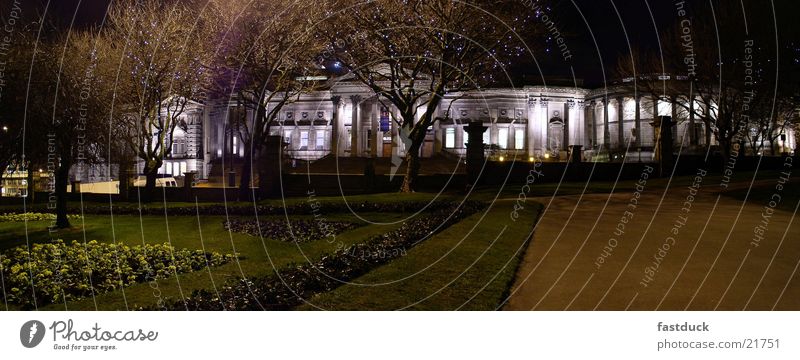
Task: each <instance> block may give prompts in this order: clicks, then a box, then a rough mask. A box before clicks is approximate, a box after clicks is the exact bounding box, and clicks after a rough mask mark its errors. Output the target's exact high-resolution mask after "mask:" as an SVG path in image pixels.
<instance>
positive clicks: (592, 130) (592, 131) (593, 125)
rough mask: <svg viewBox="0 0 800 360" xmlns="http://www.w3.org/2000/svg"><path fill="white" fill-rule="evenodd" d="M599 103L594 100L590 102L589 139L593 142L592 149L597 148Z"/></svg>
mask: <svg viewBox="0 0 800 360" xmlns="http://www.w3.org/2000/svg"><path fill="white" fill-rule="evenodd" d="M596 110H597V103H596V102H595V101H594V100H592V101H591V102H589V124H590V127H589V139H590V140H591V141H592V144H591V145H592V149H594V148H596V147H597V114H595V111H596Z"/></svg>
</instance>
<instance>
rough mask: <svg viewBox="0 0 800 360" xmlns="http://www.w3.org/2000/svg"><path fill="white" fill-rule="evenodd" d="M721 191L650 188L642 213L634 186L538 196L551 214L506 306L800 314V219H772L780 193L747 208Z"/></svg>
mask: <svg viewBox="0 0 800 360" xmlns="http://www.w3.org/2000/svg"><path fill="white" fill-rule="evenodd" d="M776 180H777V179H776ZM762 183H763V182H762ZM745 185H747V184H745ZM774 185H775V182H772V184H769V185H767V186H769V187H770V188H772V187H773V186H774ZM793 185H794V186H792V187H787V188H786V189H784V190H783V191H798V190H797V184H793ZM717 189H719V184H702V187H701V190H700V191H699V192H698V193H697V195H696V196H694V198H691V197H689V196H690V195H691V191H690V189H689V188H688V187H686V186H681V187H677V188H672V189H670V190H669V191H668V193H667V194H666V196H663V197H662V195H664V191H663V189H648V188H645V189H644V191H643V192H641V198H640V199H639V203H638V206H636V207H635V208H632V207H630V206H629V204H630V202H631V198H632V196H633V194H634V189H630V188H628V189H617V194H614V195H608V194H591V195H584V196H583V197H581V196H579V195H576V196H562V197H556V198H552V199H551V198H539V199H537V201H540V202H542V203H543V204H545V206H546V210H545V211H546V212H545V213H543V216H542V218H541V219H540V221H539V224H538V225H537V228H536V232H535V235H534V240H533V242H532V243H531V245H530V247H529V248H528V250H527V253H526V255H525V257H524V259H523V262H522V263H521V265H520V269H519V272H518V273H517V278H516V281H515V284H514V287H513V289H512V295H511V298H510V299H509V301H508V303H507V305H506V307H505V308H506V309H509V310H531V309H533V310H564V309H569V310H593V309H596V310H624V309H630V310H653V309H659V310H684V309H689V310H714V309H719V310H741V309H748V310H770V309H776V310H800V270H798V262H799V261H800V219H795V220H794V222H792V218H793V214H792V212H791V211H785V210H775V211H774V213H773V214H772V215H771V216H768V217H762V212H764V211H765V205H767V204H768V201H769V197H770V196H771V193H770V194H769V195H763V193H761V194H759V195H758V197H757V198H751V199H750V200H748V202H747V204H745V205H743V202H742V201H741V200H737V199H734V198H731V197H728V196H720V194H719V191H716V190H717ZM662 198H663V202H662ZM717 200H718V201H717ZM551 201H552V202H551ZM784 205H786V204H784ZM794 205H795V204H791V209H794ZM626 210H630V213H628V214H626V213H625V211H626ZM623 218H624V219H626V220H627V222H625V221H626V220H623ZM764 223H766V228H767V230H766V232H765V233H764V235H763V239H760V240H758V241H757V244H756V243H754V242H753V239H754V232H755V231H757V229H758V226H759V225H762V226H763V224H764ZM620 224H621V225H620ZM618 228H619V229H621V230H617V229H618ZM615 231H616V233H617V234H615ZM623 231H624V232H623ZM756 245H757V246H756Z"/></svg>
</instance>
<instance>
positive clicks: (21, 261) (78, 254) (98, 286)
mask: <svg viewBox="0 0 800 360" xmlns="http://www.w3.org/2000/svg"><path fill="white" fill-rule="evenodd" d="M232 259H234V255H221V254H218V253H213V252H203V251H202V250H187V249H181V250H176V249H175V248H174V247H172V246H170V245H168V244H156V245H150V244H147V245H136V246H127V245H119V244H107V243H98V242H97V241H94V240H93V241H90V242H88V243H86V244H85V245H84V244H83V243H79V242H77V241H72V243H70V244H67V243H65V242H64V241H62V240H55V241H54V242H53V243H49V244H35V245H33V246H32V248H31V251H30V253H29V252H28V250H27V249H26V248H25V247H24V246H20V247H16V248H13V249H11V250H9V251H8V252H6V253H5V254H3V256H2V259H1V260H0V272H2V275H3V279H4V282H3V285H4V287H5V289H4V292H3V294H5V300H6V301H8V302H9V303H15V304H19V305H22V306H23V307H24V308H31V307H33V306H34V305H39V306H42V305H46V304H50V303H60V302H64V301H65V300H66V301H71V300H77V299H80V298H83V297H86V296H91V295H92V293H95V294H99V293H105V292H109V291H113V290H116V289H119V288H121V287H123V286H129V285H131V284H134V283H138V282H149V281H153V280H157V279H162V278H167V277H170V276H174V275H175V273H185V272H190V271H195V270H200V269H203V268H205V267H206V266H218V265H222V264H225V263H227V262H229V261H231V260H232ZM31 275H32V276H33V278H31ZM31 280H33V281H31ZM31 282H32V283H33V286H34V287H33V288H31ZM34 290H35V299H36V300H35V302H34V297H33V295H34Z"/></svg>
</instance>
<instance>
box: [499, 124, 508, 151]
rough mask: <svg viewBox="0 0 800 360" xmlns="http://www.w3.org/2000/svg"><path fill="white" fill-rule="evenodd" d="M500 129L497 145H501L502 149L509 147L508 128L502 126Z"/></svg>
mask: <svg viewBox="0 0 800 360" xmlns="http://www.w3.org/2000/svg"><path fill="white" fill-rule="evenodd" d="M498 130H499V132H498V134H497V145H500V148H501V149H505V148H507V147H508V128H500V129H498Z"/></svg>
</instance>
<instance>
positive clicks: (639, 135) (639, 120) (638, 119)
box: [633, 95, 642, 148]
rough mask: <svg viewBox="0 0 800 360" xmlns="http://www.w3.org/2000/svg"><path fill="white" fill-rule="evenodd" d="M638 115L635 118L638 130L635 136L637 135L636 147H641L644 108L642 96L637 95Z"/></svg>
mask: <svg viewBox="0 0 800 360" xmlns="http://www.w3.org/2000/svg"><path fill="white" fill-rule="evenodd" d="M635 101H636V115H635V116H636V117H635V119H634V124H633V126H635V127H636V132H635V133H634V136H636V147H637V148H639V147H641V146H642V109H641V101H642V97H641V96H639V95H636V99H635Z"/></svg>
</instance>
